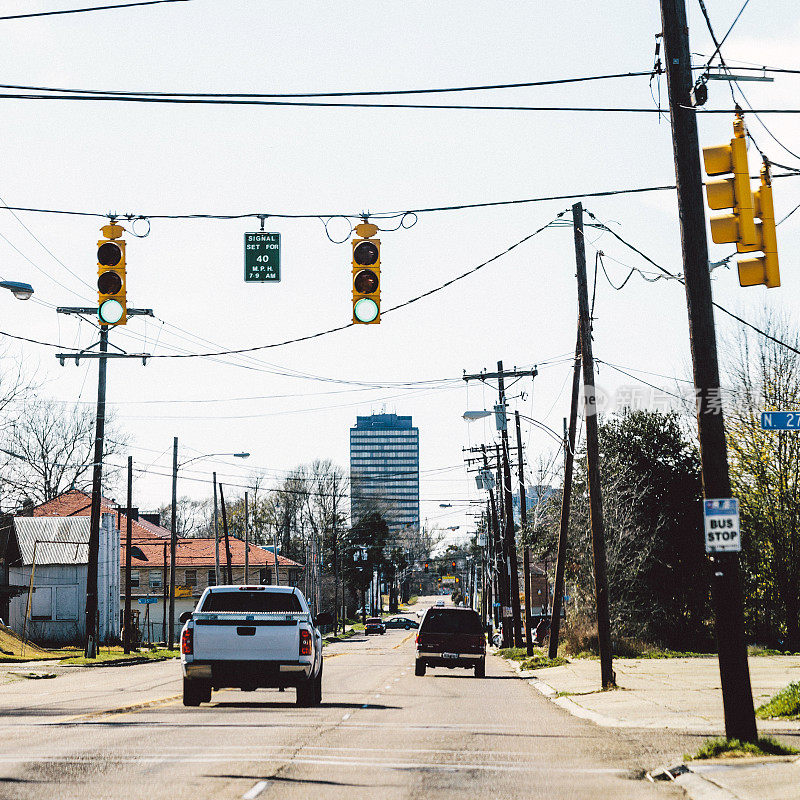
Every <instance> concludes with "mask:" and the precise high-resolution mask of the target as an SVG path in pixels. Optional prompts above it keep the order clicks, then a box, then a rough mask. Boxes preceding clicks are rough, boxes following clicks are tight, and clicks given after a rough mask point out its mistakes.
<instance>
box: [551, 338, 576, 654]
mask: <svg viewBox="0 0 800 800" xmlns="http://www.w3.org/2000/svg"><path fill="white" fill-rule="evenodd" d="M580 383H581V333H580V325H579V328H578V341H577V342H576V343H575V364H574V366H573V368H572V401H571V403H570V407H569V427H567V421H566V419H565V420H564V493H563V495H562V496H561V522H560V525H559V530H558V555H557V557H556V580H555V586H554V587H553V613H552V616H551V617H550V640H549V645H548V655H549V656H550V658H555V657H556V656H557V655H558V635H559V631H560V630H561V606H562V603H563V600H564V571H565V568H566V561H567V537H568V536H569V510H570V504H571V501H572V465H573V462H574V459H575V429H576V428H577V421H578V390H579V389H580Z"/></svg>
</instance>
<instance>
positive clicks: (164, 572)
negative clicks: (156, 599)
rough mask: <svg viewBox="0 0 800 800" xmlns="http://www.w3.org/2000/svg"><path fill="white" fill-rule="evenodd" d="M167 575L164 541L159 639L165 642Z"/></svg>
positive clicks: (165, 545)
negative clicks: (161, 612)
mask: <svg viewBox="0 0 800 800" xmlns="http://www.w3.org/2000/svg"><path fill="white" fill-rule="evenodd" d="M168 586H169V577H168V575H167V543H166V542H164V566H163V567H162V568H161V599H162V603H163V606H164V613H163V614H162V615H161V640H162V641H163V642H164V645H165V646H166V644H167V587H168Z"/></svg>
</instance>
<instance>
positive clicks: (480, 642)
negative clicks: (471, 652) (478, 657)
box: [468, 633, 486, 650]
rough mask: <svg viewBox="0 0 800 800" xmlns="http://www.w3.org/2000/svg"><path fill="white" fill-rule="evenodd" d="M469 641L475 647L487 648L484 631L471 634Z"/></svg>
mask: <svg viewBox="0 0 800 800" xmlns="http://www.w3.org/2000/svg"><path fill="white" fill-rule="evenodd" d="M468 641H469V643H470V645H472V646H473V647H480V648H481V649H482V650H486V639H484V638H483V634H482V633H481V634H478V635H475V636H470V637H469V639H468Z"/></svg>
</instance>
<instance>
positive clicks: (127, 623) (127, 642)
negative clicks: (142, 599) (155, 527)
mask: <svg viewBox="0 0 800 800" xmlns="http://www.w3.org/2000/svg"><path fill="white" fill-rule="evenodd" d="M132 506H133V456H128V509H127V511H126V512H125V519H126V520H127V525H126V526H125V527H126V531H125V613H124V617H123V623H122V624H123V626H124V628H125V636H124V637H123V640H122V646H123V650H124V652H125V654H126V655H127V654H128V653H130V651H131V639H132V638H133V637H132V636H131V633H133V631H131V540H132V538H133V536H132V533H131V530H132V525H133V523H132V521H131V507H132Z"/></svg>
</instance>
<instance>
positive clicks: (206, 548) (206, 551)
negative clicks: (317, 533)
mask: <svg viewBox="0 0 800 800" xmlns="http://www.w3.org/2000/svg"><path fill="white" fill-rule="evenodd" d="M133 544H134V545H135V546H136V547H138V548H139V549H140V550H141V551H142V552H143V553H144V555H145V556H147V561H141V560H139V559H136V558H134V559H131V564H132V566H133V567H134V568H135V567H145V566H146V567H163V565H164V545H163V544H161V543H160V542H153V540H152V538H151V539H148V540H147V541H146V542H143V541H141V540H139V541H137V540H136V539H134V540H133ZM230 547H231V564H232V566H234V567H243V566H244V553H245V544H244V542H243V541H242V540H241V539H237V538H236V537H234V536H231V537H230ZM167 559H169V549H168V552H167ZM120 560H121V563H122V564H124V563H125V542H124V540H123V541H122V545H121V547H120ZM248 561H249V564H250V566H251V567H274V566H275V556H274V555H273V554H272V553H271V552H269V551H268V550H263V549H262V548H260V547H257V546H256V545H254V544H251V545H250V556H249V559H248ZM219 563H220V567H224V566H225V565H226V564H227V557H226V554H225V540H224V539H223V538H222V537H220V540H219ZM175 564H176V566H179V567H190V568H191V567H204V566H207V567H213V566H214V564H215V558H214V540H213V539H186V538H181V539H178V545H177V549H176V557H175ZM278 566H279V567H287V568H292V569H300V568H302V565H301V564H298V563H297V562H296V561H292V560H291V559H290V558H284V557H283V556H282V555H280V554H279V555H278Z"/></svg>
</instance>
